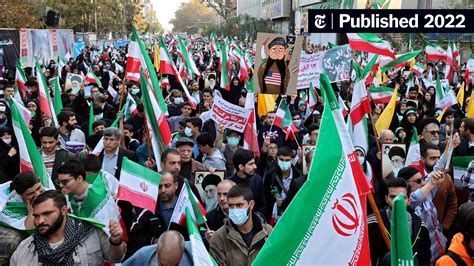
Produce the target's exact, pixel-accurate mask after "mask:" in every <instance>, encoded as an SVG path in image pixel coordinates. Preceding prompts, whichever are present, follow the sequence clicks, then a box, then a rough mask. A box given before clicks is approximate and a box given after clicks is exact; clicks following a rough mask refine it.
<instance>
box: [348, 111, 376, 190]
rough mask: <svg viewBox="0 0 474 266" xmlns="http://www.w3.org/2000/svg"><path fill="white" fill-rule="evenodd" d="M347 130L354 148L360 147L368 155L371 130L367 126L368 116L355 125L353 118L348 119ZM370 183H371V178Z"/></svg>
mask: <svg viewBox="0 0 474 266" xmlns="http://www.w3.org/2000/svg"><path fill="white" fill-rule="evenodd" d="M347 129H348V131H349V135H350V136H351V139H352V143H353V144H354V147H360V148H362V149H364V152H365V153H366V154H367V152H368V150H369V129H368V125H367V115H364V116H363V117H362V120H361V121H360V122H359V123H357V124H353V123H352V121H351V118H350V117H349V119H347ZM369 181H370V182H371V180H370V178H369Z"/></svg>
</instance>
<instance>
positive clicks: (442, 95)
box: [435, 75, 457, 109]
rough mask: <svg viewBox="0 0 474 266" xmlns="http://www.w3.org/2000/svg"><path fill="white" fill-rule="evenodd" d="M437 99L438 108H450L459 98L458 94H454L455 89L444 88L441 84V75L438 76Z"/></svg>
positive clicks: (436, 105)
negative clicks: (457, 97)
mask: <svg viewBox="0 0 474 266" xmlns="http://www.w3.org/2000/svg"><path fill="white" fill-rule="evenodd" d="M435 95H436V99H435V100H436V101H435V107H436V108H441V109H445V108H449V107H451V106H453V105H455V104H457V99H456V95H454V91H453V90H451V89H449V87H448V88H446V90H445V89H444V88H443V86H442V85H441V81H440V79H439V75H437V77H436V93H435Z"/></svg>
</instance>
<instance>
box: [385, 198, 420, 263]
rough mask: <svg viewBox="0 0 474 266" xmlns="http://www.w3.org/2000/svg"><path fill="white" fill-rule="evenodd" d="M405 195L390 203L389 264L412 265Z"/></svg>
mask: <svg viewBox="0 0 474 266" xmlns="http://www.w3.org/2000/svg"><path fill="white" fill-rule="evenodd" d="M407 221H408V218H407V206H406V202H405V195H403V194H400V195H398V196H397V197H396V198H395V199H394V200H393V202H392V225H391V229H390V231H391V233H390V235H391V237H392V238H391V250H390V251H391V252H390V256H391V264H392V265H413V263H414V261H413V251H412V248H411V245H412V244H411V236H410V229H409V228H408V222H407Z"/></svg>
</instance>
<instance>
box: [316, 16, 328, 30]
mask: <svg viewBox="0 0 474 266" xmlns="http://www.w3.org/2000/svg"><path fill="white" fill-rule="evenodd" d="M314 26H315V27H316V28H318V29H323V28H324V27H326V15H315V16H314Z"/></svg>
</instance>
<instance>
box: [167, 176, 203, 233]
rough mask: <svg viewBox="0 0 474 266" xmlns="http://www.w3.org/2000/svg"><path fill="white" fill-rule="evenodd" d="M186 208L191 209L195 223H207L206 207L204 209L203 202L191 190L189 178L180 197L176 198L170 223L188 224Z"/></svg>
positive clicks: (185, 181) (185, 180)
mask: <svg viewBox="0 0 474 266" xmlns="http://www.w3.org/2000/svg"><path fill="white" fill-rule="evenodd" d="M186 208H188V209H189V211H190V213H191V217H192V219H193V221H194V223H196V224H198V225H201V224H205V223H206V216H205V215H206V209H204V207H203V206H202V204H201V203H200V202H199V200H198V199H197V198H196V196H195V195H194V193H193V192H192V191H191V187H190V186H189V183H188V180H187V179H184V185H183V187H182V188H181V192H180V193H179V196H178V199H177V200H176V205H175V207H174V210H173V214H172V215H171V220H170V223H176V224H180V225H182V226H186V213H185V210H186Z"/></svg>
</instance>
